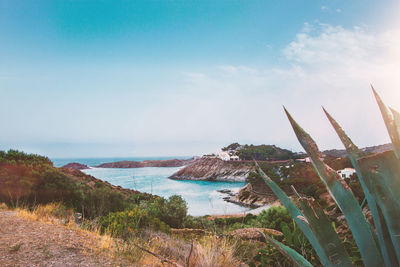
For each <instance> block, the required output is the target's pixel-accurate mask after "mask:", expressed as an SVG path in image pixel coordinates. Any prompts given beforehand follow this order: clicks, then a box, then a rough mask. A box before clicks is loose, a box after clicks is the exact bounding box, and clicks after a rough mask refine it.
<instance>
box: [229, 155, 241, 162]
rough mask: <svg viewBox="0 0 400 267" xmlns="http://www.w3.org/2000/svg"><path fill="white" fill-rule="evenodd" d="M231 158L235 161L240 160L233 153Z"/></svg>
mask: <svg viewBox="0 0 400 267" xmlns="http://www.w3.org/2000/svg"><path fill="white" fill-rule="evenodd" d="M231 160H233V161H237V160H240V158H239V156H236V155H233V156H231Z"/></svg>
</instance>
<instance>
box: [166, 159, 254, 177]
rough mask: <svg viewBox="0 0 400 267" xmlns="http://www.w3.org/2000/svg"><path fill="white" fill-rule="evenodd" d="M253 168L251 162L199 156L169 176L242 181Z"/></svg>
mask: <svg viewBox="0 0 400 267" xmlns="http://www.w3.org/2000/svg"><path fill="white" fill-rule="evenodd" d="M253 169H254V166H253V164H252V163H242V162H231V161H223V160H221V159H218V158H200V159H197V160H194V161H193V162H192V163H190V164H189V165H187V166H186V167H184V168H182V169H180V170H179V171H177V172H176V173H174V174H173V175H171V176H170V177H169V178H170V179H175V180H197V181H199V180H205V181H236V182H244V181H246V179H247V177H248V175H249V173H250V172H251V171H252V170H253Z"/></svg>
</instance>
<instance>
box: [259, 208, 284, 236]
mask: <svg viewBox="0 0 400 267" xmlns="http://www.w3.org/2000/svg"><path fill="white" fill-rule="evenodd" d="M257 221H258V223H259V224H260V225H261V227H264V228H270V229H275V230H278V231H282V228H281V223H282V222H286V223H287V224H289V223H291V222H292V217H291V216H290V214H289V213H288V212H287V210H286V209H285V208H284V207H281V206H278V207H271V208H269V209H267V210H263V211H262V212H261V213H260V214H259V215H258V216H257Z"/></svg>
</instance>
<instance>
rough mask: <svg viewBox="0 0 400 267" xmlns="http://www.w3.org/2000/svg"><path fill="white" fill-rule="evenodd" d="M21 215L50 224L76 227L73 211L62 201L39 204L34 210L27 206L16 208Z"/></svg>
mask: <svg viewBox="0 0 400 267" xmlns="http://www.w3.org/2000/svg"><path fill="white" fill-rule="evenodd" d="M15 211H17V212H18V214H19V216H21V217H23V218H26V219H29V220H33V221H41V222H46V223H50V224H64V225H67V226H69V227H73V228H74V227H75V222H74V216H73V212H72V210H70V209H67V208H66V207H65V206H64V205H62V204H61V203H49V204H46V205H38V206H36V207H35V208H34V209H33V210H29V209H26V208H21V207H18V208H15Z"/></svg>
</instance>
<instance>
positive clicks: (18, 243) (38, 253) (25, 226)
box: [0, 211, 129, 267]
mask: <svg viewBox="0 0 400 267" xmlns="http://www.w3.org/2000/svg"><path fill="white" fill-rule="evenodd" d="M99 247H100V240H99V237H98V236H96V235H95V234H92V233H87V232H84V231H81V230H79V229H70V228H68V227H65V226H63V225H55V224H47V223H43V222H40V221H32V220H29V219H26V218H22V217H19V216H17V213H16V212H12V211H0V266H2V267H3V266H4V267H5V266H24V267H25V266H129V265H128V264H127V263H121V262H117V260H116V259H115V258H113V257H112V256H109V255H106V253H105V252H102V251H101V250H100V249H99Z"/></svg>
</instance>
